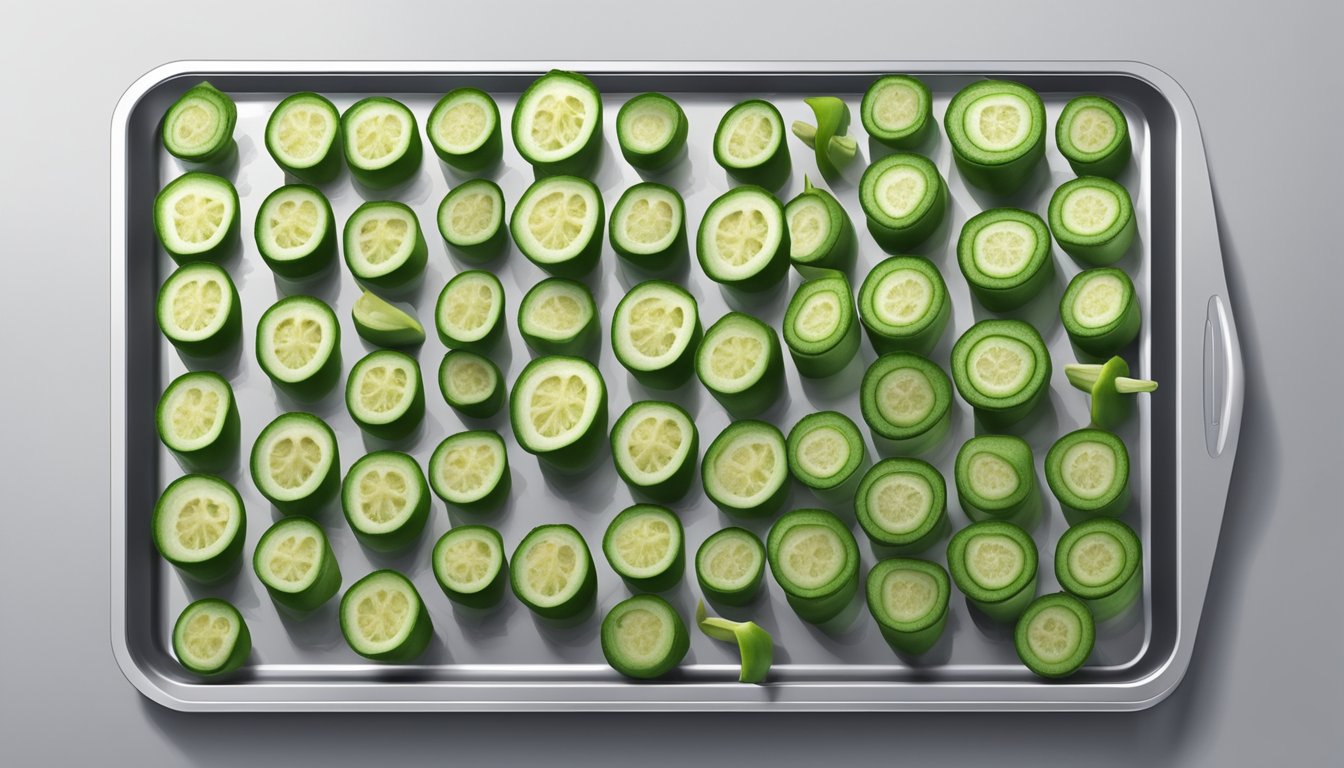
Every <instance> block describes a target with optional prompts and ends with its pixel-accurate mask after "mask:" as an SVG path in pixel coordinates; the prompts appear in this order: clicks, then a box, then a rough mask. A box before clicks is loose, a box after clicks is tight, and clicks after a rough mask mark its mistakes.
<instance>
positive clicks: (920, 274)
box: [858, 256, 952, 355]
mask: <svg viewBox="0 0 1344 768" xmlns="http://www.w3.org/2000/svg"><path fill="white" fill-rule="evenodd" d="M912 289H914V290H915V291H916V292H920V291H922V292H924V293H925V294H926V295H927V302H923V303H924V304H925V309H924V311H923V313H922V314H920V315H919V316H918V317H906V316H899V317H896V316H891V315H889V314H887V313H886V309H885V308H884V305H885V304H886V303H887V302H886V301H885V300H884V297H885V296H887V295H892V296H896V297H900V296H903V295H906V294H908V293H909V292H910V291H911V290H912ZM907 303H908V304H911V305H917V304H918V303H920V302H907ZM897 304H898V305H899V304H900V302H897ZM858 309H859V320H860V321H861V322H862V323H863V327H864V330H865V331H867V333H868V340H869V341H870V342H871V343H872V345H873V350H874V351H875V352H877V353H878V354H879V355H885V354H889V353H892V352H913V353H915V354H918V355H928V354H929V353H930V352H932V351H933V348H934V347H935V346H937V344H938V340H939V339H940V338H942V335H943V332H944V331H945V330H946V329H947V323H948V320H949V319H950V318H951V317H952V301H951V299H950V298H949V296H948V292H947V283H946V282H944V281H943V276H942V274H941V273H940V272H939V271H938V268H937V267H936V266H934V264H933V262H931V261H929V260H928V259H925V258H921V257H919V256H892V257H891V258H888V259H885V260H883V261H881V262H879V263H878V264H877V265H876V266H874V267H873V268H872V270H870V271H869V272H868V275H867V276H866V277H864V279H863V284H862V285H860V286H859V301H858Z"/></svg>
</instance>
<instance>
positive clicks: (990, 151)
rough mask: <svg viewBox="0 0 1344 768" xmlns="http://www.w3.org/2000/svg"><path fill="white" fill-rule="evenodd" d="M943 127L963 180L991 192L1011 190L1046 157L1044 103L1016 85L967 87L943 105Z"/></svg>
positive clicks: (998, 82)
mask: <svg viewBox="0 0 1344 768" xmlns="http://www.w3.org/2000/svg"><path fill="white" fill-rule="evenodd" d="M943 125H944V127H945V128H946V130H947V138H948V140H949V142H950V143H951V144H952V158H953V160H955V161H956V164H957V169H958V170H960V171H961V175H962V178H964V179H965V180H966V181H967V182H968V183H970V184H971V185H973V186H976V187H980V188H981V189H985V190H988V191H990V192H995V193H997V194H1002V195H1007V194H1011V193H1013V192H1016V191H1017V190H1018V189H1020V188H1021V187H1022V185H1023V184H1024V183H1025V182H1026V180H1027V179H1028V178H1029V177H1030V176H1031V173H1032V171H1034V170H1035V169H1036V165H1037V164H1038V163H1039V162H1040V160H1041V158H1043V157H1045V103H1044V102H1042V101H1041V97H1040V96H1039V95H1037V93H1036V92H1035V91H1033V90H1032V89H1030V88H1028V87H1027V86H1025V85H1022V84H1021V83H1014V82H1010V81H1007V80H981V81H979V82H975V83H972V84H970V85H968V86H966V87H965V88H963V89H961V90H960V91H958V92H957V94H956V95H955V96H953V97H952V101H951V102H950V103H949V104H948V105H947V114H946V115H945V116H944V118H943Z"/></svg>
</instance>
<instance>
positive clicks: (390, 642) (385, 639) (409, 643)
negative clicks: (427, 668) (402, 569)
mask: <svg viewBox="0 0 1344 768" xmlns="http://www.w3.org/2000/svg"><path fill="white" fill-rule="evenodd" d="M341 634H342V635H344V636H345V642H346V643H347V644H349V646H350V649H351V650H353V651H354V652H355V653H357V654H359V655H360V656H363V657H364V658H366V659H369V660H371V661H382V662H390V663H399V664H404V663H407V662H410V661H414V660H415V658H416V657H417V656H419V655H420V654H422V653H424V651H425V648H427V647H428V646H429V640H430V638H431V637H433V635H434V627H433V624H432V623H431V622H430V620H429V611H428V610H426V609H425V602H424V601H423V600H421V599H420V593H419V592H417V591H416V590H415V586H414V585H413V584H411V581H410V579H407V578H406V577H405V576H403V575H401V574H400V573H397V572H396V571H391V570H381V571H374V572H373V573H370V574H369V575H368V576H365V577H364V578H362V579H360V580H359V581H357V582H355V583H354V584H353V585H352V586H351V587H350V588H349V589H348V590H346V591H345V595H344V596H343V597H342V598H341Z"/></svg>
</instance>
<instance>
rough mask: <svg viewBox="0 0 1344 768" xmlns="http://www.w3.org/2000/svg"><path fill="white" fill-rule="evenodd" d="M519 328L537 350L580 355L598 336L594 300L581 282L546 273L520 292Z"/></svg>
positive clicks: (590, 346) (548, 352)
mask: <svg viewBox="0 0 1344 768" xmlns="http://www.w3.org/2000/svg"><path fill="white" fill-rule="evenodd" d="M518 331H519V333H521V334H522V336H523V341H524V342H526V343H527V346H528V348H529V349H531V350H532V351H533V352H536V353H537V354H542V355H575V356H582V355H583V354H584V353H586V352H587V351H588V350H589V349H591V348H592V346H593V344H594V343H595V342H596V341H597V339H598V314H597V302H595V301H594V300H593V293H592V291H590V290H588V286H586V285H584V284H583V283H580V282H579V281H577V280H566V279H565V278H563V277H548V278H546V279H545V280H542V281H541V282H539V283H537V284H536V285H534V286H532V288H531V289H529V290H528V292H527V294H526V295H525V296H523V301H522V303H521V304H519V305H518Z"/></svg>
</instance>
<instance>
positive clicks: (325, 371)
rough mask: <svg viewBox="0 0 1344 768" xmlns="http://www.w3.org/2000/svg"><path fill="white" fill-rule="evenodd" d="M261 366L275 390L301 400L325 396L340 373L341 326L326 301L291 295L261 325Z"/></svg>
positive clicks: (258, 345) (268, 312)
mask: <svg viewBox="0 0 1344 768" xmlns="http://www.w3.org/2000/svg"><path fill="white" fill-rule="evenodd" d="M256 349H257V362H258V363H259V364H260V365H261V370H262V371H264V372H265V373H266V375H267V376H268V377H269V378H270V379H271V381H272V382H274V383H275V384H276V386H278V387H280V388H281V389H283V390H284V391H285V392H286V393H287V394H289V395H291V396H292V397H296V398H298V399H301V400H316V399H318V398H320V397H322V396H323V395H325V394H326V393H327V392H328V391H329V390H330V389H331V387H332V385H334V384H335V383H336V380H337V379H338V378H339V377H340V373H341V326H340V323H339V322H337V320H336V313H335V312H333V311H332V310H331V307H329V306H327V304H326V303H325V302H323V301H322V300H321V299H315V298H313V297H311V296H289V297H286V298H283V299H281V300H280V301H277V302H276V303H275V304H272V305H271V306H270V308H268V309H267V310H266V311H265V312H264V313H262V316H261V320H260V321H258V322H257V339H256Z"/></svg>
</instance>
